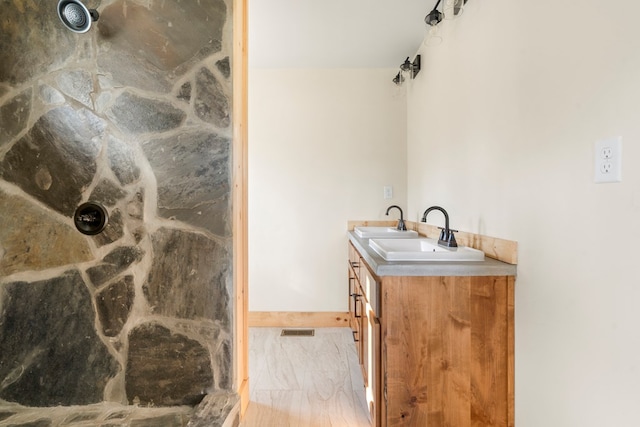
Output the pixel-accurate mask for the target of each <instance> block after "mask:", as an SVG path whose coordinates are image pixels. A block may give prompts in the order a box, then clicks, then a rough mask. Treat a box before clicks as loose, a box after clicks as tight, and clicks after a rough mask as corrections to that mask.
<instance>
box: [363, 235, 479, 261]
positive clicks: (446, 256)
mask: <svg viewBox="0 0 640 427" xmlns="http://www.w3.org/2000/svg"><path fill="white" fill-rule="evenodd" d="M369 246H371V248H372V249H373V250H374V251H376V252H377V253H378V254H379V255H380V256H381V257H382V258H384V259H385V260H387V261H484V252H482V251H479V250H477V249H473V248H469V247H466V246H460V247H458V248H445V247H442V246H439V245H438V241H437V240H435V239H427V238H419V239H372V240H370V241H369Z"/></svg>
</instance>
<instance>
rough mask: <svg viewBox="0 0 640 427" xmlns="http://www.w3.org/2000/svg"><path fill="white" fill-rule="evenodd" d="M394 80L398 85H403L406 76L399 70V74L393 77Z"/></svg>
mask: <svg viewBox="0 0 640 427" xmlns="http://www.w3.org/2000/svg"><path fill="white" fill-rule="evenodd" d="M393 82H394V83H395V84H397V85H398V86H402V83H404V77H403V76H402V72H401V71H398V74H396V76H395V77H394V78H393Z"/></svg>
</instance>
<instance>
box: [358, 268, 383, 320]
mask: <svg viewBox="0 0 640 427" xmlns="http://www.w3.org/2000/svg"><path fill="white" fill-rule="evenodd" d="M361 265H362V266H361V267H360V270H361V271H360V286H361V287H362V293H363V294H364V298H365V299H366V300H367V302H368V303H369V305H370V306H371V309H372V310H373V313H374V315H375V316H380V305H379V304H380V302H379V301H380V298H379V297H380V284H379V282H378V281H377V280H376V278H375V277H374V276H373V274H371V272H370V271H369V269H368V268H367V265H366V264H365V263H364V262H362V264H361Z"/></svg>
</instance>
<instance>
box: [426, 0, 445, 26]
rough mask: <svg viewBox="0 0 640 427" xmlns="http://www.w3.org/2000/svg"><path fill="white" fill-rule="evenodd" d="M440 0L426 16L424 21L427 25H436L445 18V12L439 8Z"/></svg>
mask: <svg viewBox="0 0 640 427" xmlns="http://www.w3.org/2000/svg"><path fill="white" fill-rule="evenodd" d="M440 1H441V0H438V2H437V3H436V5H435V6H434V7H433V10H432V11H431V12H429V14H428V15H427V16H425V18H424V22H426V23H427V25H430V26H432V27H435V26H436V25H438V24H439V23H440V22H442V20H443V19H444V13H442V12H440V11H439V10H438V6H440Z"/></svg>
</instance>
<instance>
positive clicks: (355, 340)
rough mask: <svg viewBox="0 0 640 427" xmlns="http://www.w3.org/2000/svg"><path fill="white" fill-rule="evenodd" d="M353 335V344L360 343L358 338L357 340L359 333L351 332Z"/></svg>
mask: <svg viewBox="0 0 640 427" xmlns="http://www.w3.org/2000/svg"><path fill="white" fill-rule="evenodd" d="M351 333H352V334H353V342H358V341H359V340H358V338H356V334H357V333H358V331H351Z"/></svg>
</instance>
